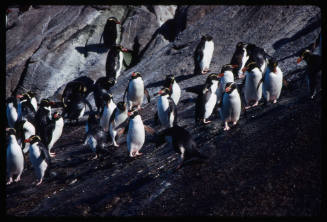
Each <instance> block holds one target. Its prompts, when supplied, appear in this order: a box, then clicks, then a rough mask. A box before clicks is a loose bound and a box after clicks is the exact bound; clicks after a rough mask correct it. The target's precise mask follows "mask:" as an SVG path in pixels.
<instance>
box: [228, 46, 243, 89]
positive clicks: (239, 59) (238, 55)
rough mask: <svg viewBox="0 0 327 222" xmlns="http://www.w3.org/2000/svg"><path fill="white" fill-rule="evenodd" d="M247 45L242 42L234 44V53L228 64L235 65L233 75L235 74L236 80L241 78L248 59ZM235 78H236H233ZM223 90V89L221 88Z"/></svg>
mask: <svg viewBox="0 0 327 222" xmlns="http://www.w3.org/2000/svg"><path fill="white" fill-rule="evenodd" d="M247 45H248V44H246V43H244V42H238V43H237V44H236V49H235V52H234V54H233V56H232V59H231V61H230V64H233V65H237V66H236V67H235V68H236V69H235V73H237V76H238V78H241V77H242V76H243V72H242V69H243V68H244V66H245V63H246V62H247V61H248V59H249V54H248V51H247V49H246V47H247ZM235 77H236V76H235ZM222 89H225V88H222Z"/></svg>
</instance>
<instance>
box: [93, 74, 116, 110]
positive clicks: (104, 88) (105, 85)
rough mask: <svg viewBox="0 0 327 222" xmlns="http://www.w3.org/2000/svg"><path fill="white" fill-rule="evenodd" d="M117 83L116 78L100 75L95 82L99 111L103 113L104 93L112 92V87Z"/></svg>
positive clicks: (95, 97)
mask: <svg viewBox="0 0 327 222" xmlns="http://www.w3.org/2000/svg"><path fill="white" fill-rule="evenodd" d="M114 84H115V82H114V80H112V79H109V78H108V77H100V78H99V79H97V81H96V82H95V84H94V89H93V96H94V102H95V105H96V107H97V112H98V113H100V114H101V113H102V111H103V106H104V104H103V102H104V99H103V97H104V95H105V94H108V93H110V88H111V87H112V86H113V85H114Z"/></svg>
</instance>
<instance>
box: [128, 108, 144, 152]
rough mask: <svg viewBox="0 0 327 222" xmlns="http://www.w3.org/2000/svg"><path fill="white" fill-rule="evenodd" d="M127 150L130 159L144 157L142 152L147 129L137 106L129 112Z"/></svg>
mask: <svg viewBox="0 0 327 222" xmlns="http://www.w3.org/2000/svg"><path fill="white" fill-rule="evenodd" d="M128 116H129V120H128V131H127V149H128V152H129V156H130V157H136V156H140V155H142V153H140V150H141V148H142V146H143V144H144V141H145V129H144V124H143V121H142V118H141V115H140V114H139V112H138V109H137V108H136V106H134V107H133V109H132V110H130V111H129V112H128Z"/></svg>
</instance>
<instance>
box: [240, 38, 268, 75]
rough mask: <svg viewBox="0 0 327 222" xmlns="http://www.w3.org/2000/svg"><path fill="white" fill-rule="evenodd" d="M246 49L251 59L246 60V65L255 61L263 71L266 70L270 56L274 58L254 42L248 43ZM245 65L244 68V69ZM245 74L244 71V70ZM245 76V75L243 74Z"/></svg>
mask: <svg viewBox="0 0 327 222" xmlns="http://www.w3.org/2000/svg"><path fill="white" fill-rule="evenodd" d="M246 50H247V52H248V54H249V59H248V60H247V61H246V63H245V66H244V67H246V66H248V64H250V63H252V62H255V63H256V64H257V65H258V68H259V69H260V71H261V72H262V73H265V72H266V69H267V65H268V58H272V57H271V56H269V55H268V54H267V53H266V52H265V50H264V49H262V48H260V47H258V46H256V45H254V44H248V45H247V47H246ZM244 67H243V69H244ZM243 74H244V72H243ZM241 77H244V76H241Z"/></svg>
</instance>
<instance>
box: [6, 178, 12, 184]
mask: <svg viewBox="0 0 327 222" xmlns="http://www.w3.org/2000/svg"><path fill="white" fill-rule="evenodd" d="M11 183H12V177H10V178H9V181H8V182H7V185H9V184H11Z"/></svg>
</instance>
